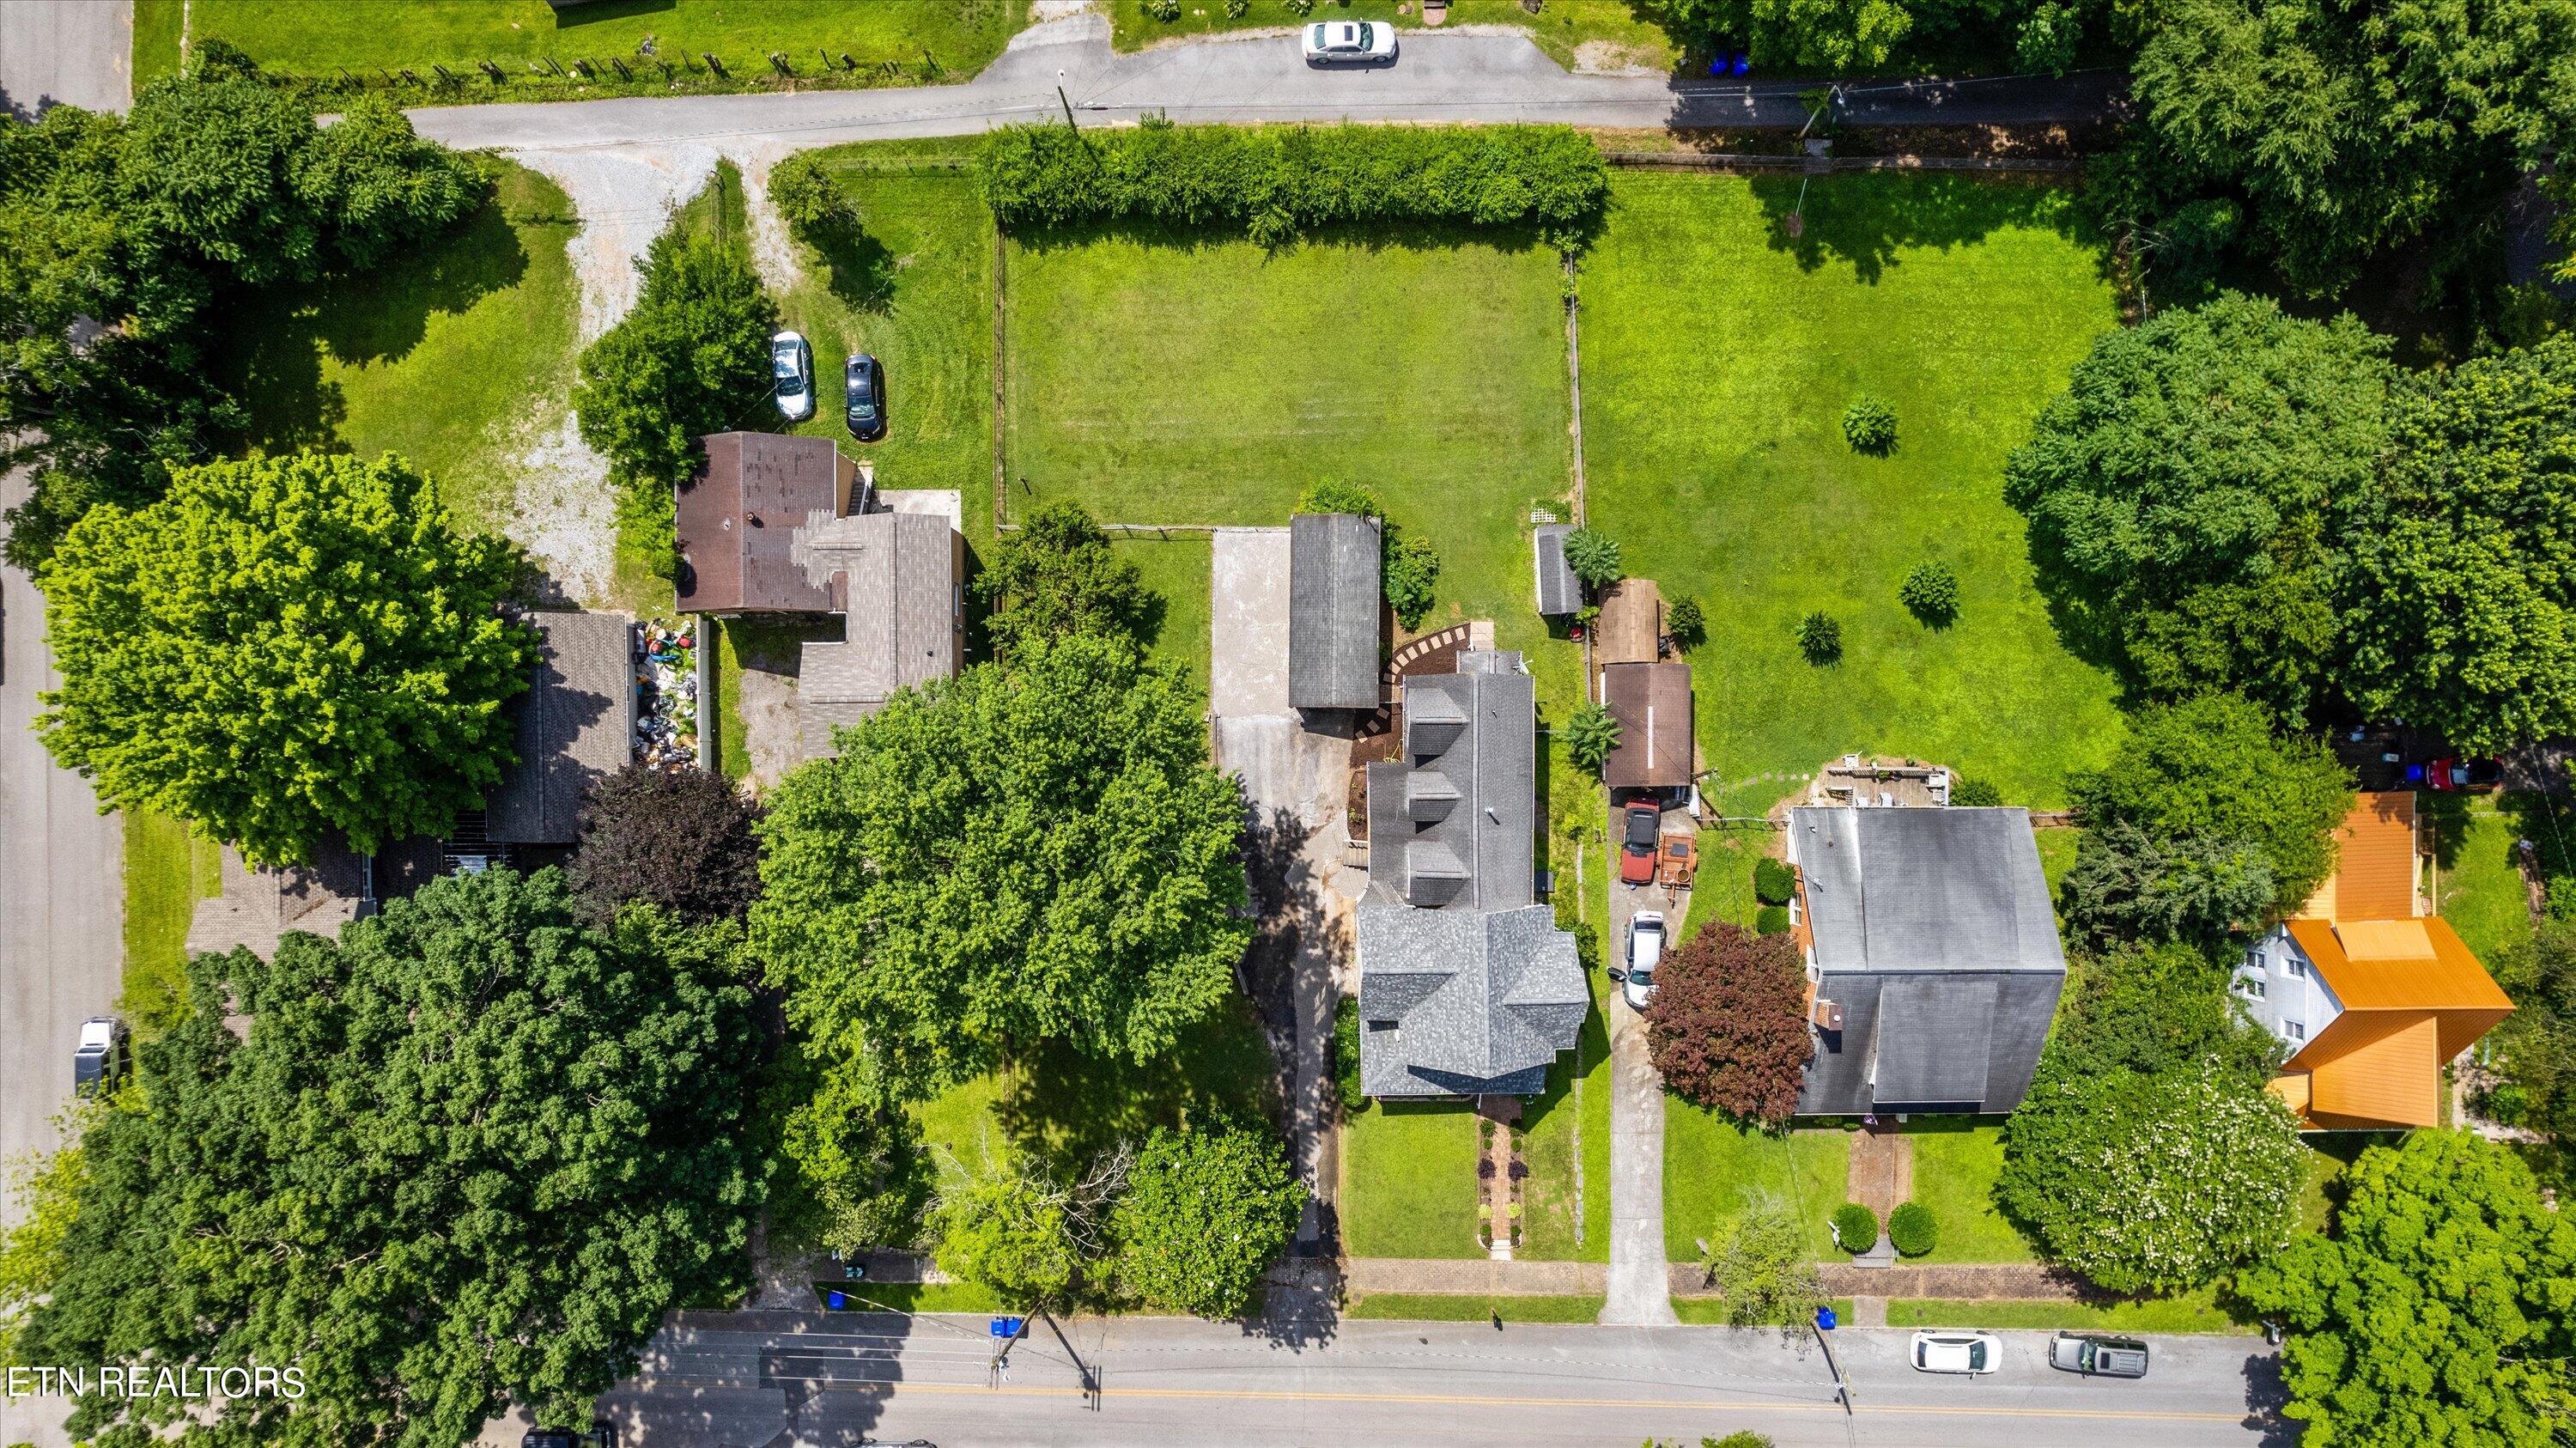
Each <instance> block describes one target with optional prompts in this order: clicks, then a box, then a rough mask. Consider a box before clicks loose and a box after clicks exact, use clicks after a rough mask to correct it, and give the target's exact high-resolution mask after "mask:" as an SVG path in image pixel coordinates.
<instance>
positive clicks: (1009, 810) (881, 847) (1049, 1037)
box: [751, 634, 1250, 1097]
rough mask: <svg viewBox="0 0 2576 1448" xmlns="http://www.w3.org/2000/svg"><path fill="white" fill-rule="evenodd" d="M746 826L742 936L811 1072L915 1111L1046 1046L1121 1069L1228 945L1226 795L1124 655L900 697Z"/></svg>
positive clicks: (1017, 663) (1082, 652)
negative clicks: (754, 950)
mask: <svg viewBox="0 0 2576 1448" xmlns="http://www.w3.org/2000/svg"><path fill="white" fill-rule="evenodd" d="M838 738H839V741H840V754H839V756H838V757H837V758H832V759H823V760H817V761H814V762H812V763H809V764H807V765H804V766H803V767H801V768H799V769H798V770H796V771H795V772H794V773H793V774H791V775H789V776H788V777H787V779H786V780H785V781H784V782H783V783H782V784H781V785H780V786H779V788H778V790H777V791H776V793H775V795H774V796H773V797H772V800H771V806H770V811H769V814H768V816H767V818H766V819H764V820H763V821H762V823H761V827H760V833H761V838H762V840H763V842H764V844H765V845H766V853H765V854H764V856H763V857H762V862H761V877H762V880H763V882H764V884H765V885H766V887H767V892H766V893H765V894H764V895H763V897H762V898H761V900H760V902H759V903H758V904H756V905H755V906H753V908H752V915H751V919H752V926H753V930H754V933H755V935H756V937H757V938H758V940H759V941H760V943H761V945H762V948H763V952H764V954H765V955H766V956H767V958H768V959H769V961H770V963H771V971H772V975H773V978H774V979H775V980H776V982H777V983H778V984H779V985H781V986H782V987H784V988H785V989H786V991H787V1012H788V1016H789V1019H790V1020H791V1021H793V1022H794V1023H795V1024H797V1025H798V1026H799V1027H801V1028H802V1029H803V1030H804V1031H805V1033H806V1035H807V1037H808V1039H809V1040H810V1041H811V1042H812V1043H813V1047H814V1049H815V1050H816V1052H817V1053H818V1056H819V1057H820V1058H821V1059H822V1060H823V1061H824V1063H825V1064H824V1067H823V1069H824V1070H825V1071H826V1073H827V1074H829V1075H835V1076H838V1075H845V1074H846V1075H849V1076H852V1077H853V1078H855V1079H861V1080H864V1081H866V1082H868V1083H870V1085H871V1087H872V1088H873V1089H882V1090H885V1091H888V1092H891V1093H892V1094H894V1095H898V1096H906V1097H908V1096H914V1095H920V1094H925V1093H927V1092H929V1091H932V1090H936V1089H938V1088H939V1087H941V1086H943V1085H946V1084H949V1083H953V1082H956V1081H959V1080H963V1079H965V1078H967V1077H969V1076H973V1075H975V1074H977V1073H980V1072H982V1071H985V1070H987V1069H990V1068H991V1067H992V1066H993V1065H994V1064H995V1063H997V1062H999V1061H1001V1060H1003V1059H1006V1058H1009V1057H1011V1056H1012V1055H1014V1054H1015V1053H1017V1052H1020V1051H1024V1050H1027V1049H1030V1048H1032V1047H1035V1046H1037V1045H1040V1044H1042V1043H1045V1042H1050V1041H1058V1042H1063V1043H1066V1044H1068V1045H1070V1046H1072V1047H1074V1048H1076V1049H1078V1050H1079V1051H1080V1052H1082V1053H1083V1054H1085V1055H1088V1056H1091V1057H1094V1058H1098V1059H1103V1060H1120V1061H1126V1062H1129V1063H1142V1062H1145V1061H1148V1060H1151V1059H1152V1058H1154V1057H1155V1056H1157V1055H1159V1054H1161V1053H1162V1052H1163V1051H1165V1050H1166V1049H1167V1048H1169V1047H1170V1046H1171V1044H1172V1043H1173V1041H1174V1040H1175V1039H1176V1036H1177V1033H1178V1032H1179V1031H1180V1029H1181V1028H1182V1027H1183V1026H1184V1025H1186V1024H1188V1023H1189V1022H1192V1021H1195V1020H1197V1019H1198V1018H1200V1017H1201V1016H1203V1015H1204V1014H1205V1013H1206V1012H1207V1011H1208V1009H1209V1008H1210V1007H1211V1006H1213V1005H1214V1004H1215V1003H1216V1002H1217V1001H1218V1000H1219V999H1220V998H1222V997H1223V996H1224V995H1225V994H1226V993H1227V992H1228V991H1229V990H1231V989H1232V987H1233V973H1234V965H1235V962H1236V960H1237V959H1239V958H1240V957H1241V955H1242V953H1243V949H1244V946H1245V944H1246V943H1247V941H1248V939H1249V937H1250V926H1249V924H1248V922H1246V921H1244V920H1241V919H1238V918H1237V917H1236V915H1235V911H1236V908H1237V907H1238V906H1240V905H1242V904H1243V903H1244V901H1245V899H1246V898H1247V897H1246V892H1245V884H1244V875H1243V866H1242V862H1241V859H1240V857H1239V854H1238V850H1239V845H1240V840H1241V836H1242V830H1243V823H1244V805H1243V800H1242V794H1241V790H1240V789H1239V787H1238V786H1237V785H1236V784H1235V782H1234V781H1233V780H1232V779H1231V778H1229V777H1227V776H1223V775H1219V774H1218V773H1217V772H1216V771H1215V770H1213V769H1211V768H1209V767H1208V762H1207V736H1206V724H1205V721H1204V720H1203V719H1202V717H1201V715H1200V710H1199V701H1198V699H1197V697H1196V696H1195V694H1194V693H1193V692H1192V691H1191V689H1190V688H1189V687H1188V685H1187V684H1186V683H1185V682H1184V681H1183V680H1182V679H1181V677H1180V676H1179V675H1178V674H1177V673H1175V672H1174V671H1172V670H1170V669H1167V668H1165V667H1163V666H1161V665H1158V664H1154V663H1149V662H1148V661H1147V660H1145V659H1144V658H1143V657H1142V656H1141V655H1140V654H1139V652H1138V650H1137V649H1136V647H1135V645H1134V644H1133V643H1132V642H1130V641H1128V640H1125V639H1119V638H1111V637H1105V636H1101V635H1087V634H1078V635H1073V636H1070V637H1067V638H1063V639H1058V640H1054V641H1051V642H1044V643H1033V644H1027V645H1024V646H1023V647H1022V648H1021V650H1020V652H1019V653H1018V655H1017V656H1016V657H1015V659H1014V660H1013V661H1012V664H1011V667H1009V668H1007V669H1005V668H1003V667H1001V666H999V665H994V664H982V665H978V666H976V667H974V668H971V669H968V670H967V671H966V672H965V673H963V674H962V675H960V676H959V677H957V678H956V679H953V680H944V681H940V682H935V683H933V684H931V685H929V686H928V687H927V688H925V689H921V690H917V691H905V692H901V693H898V694H897V695H896V696H895V697H894V698H893V699H892V700H891V701H890V702H889V703H888V704H887V706H886V707H885V709H884V710H883V711H882V712H880V713H878V714H876V715H875V716H873V717H871V718H869V719H868V720H866V721H865V722H863V723H861V724H859V725H858V726H857V727H856V728H853V729H845V730H842V731H839V734H838Z"/></svg>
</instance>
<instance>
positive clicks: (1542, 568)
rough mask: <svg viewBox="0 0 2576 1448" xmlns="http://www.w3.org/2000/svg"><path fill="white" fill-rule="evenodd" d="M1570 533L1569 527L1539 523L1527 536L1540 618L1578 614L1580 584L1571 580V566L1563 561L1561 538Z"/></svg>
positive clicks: (1581, 606)
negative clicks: (1532, 554) (1532, 553)
mask: <svg viewBox="0 0 2576 1448" xmlns="http://www.w3.org/2000/svg"><path fill="white" fill-rule="evenodd" d="M1573 531H1574V525H1573V524H1571V523H1541V524H1540V525H1538V528H1537V529H1536V530H1535V531H1534V532H1533V533H1532V534H1531V547H1532V548H1533V549H1535V550H1536V553H1537V560H1538V611H1539V613H1540V614H1541V615H1542V616H1543V617H1547V618H1561V617H1565V616H1568V615H1571V614H1574V613H1578V612H1580V611H1582V608H1583V584H1582V581H1581V580H1579V579H1577V578H1576V577H1575V576H1574V565H1572V564H1570V563H1568V562H1566V561H1565V535H1566V534H1568V533H1571V532H1573Z"/></svg>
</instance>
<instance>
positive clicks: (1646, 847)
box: [1619, 804, 1664, 885]
mask: <svg viewBox="0 0 2576 1448" xmlns="http://www.w3.org/2000/svg"><path fill="white" fill-rule="evenodd" d="M1663 829H1664V812H1663V811H1662V810H1661V809H1658V808H1656V807H1655V806H1654V805H1651V804H1632V805H1630V806H1628V808H1627V811H1626V813H1624V814H1623V815H1621V816H1620V835H1621V847H1620V850H1619V883H1621V884H1623V885H1651V884H1653V883H1654V880H1655V840H1656V837H1657V836H1658V835H1660V834H1662V833H1663Z"/></svg>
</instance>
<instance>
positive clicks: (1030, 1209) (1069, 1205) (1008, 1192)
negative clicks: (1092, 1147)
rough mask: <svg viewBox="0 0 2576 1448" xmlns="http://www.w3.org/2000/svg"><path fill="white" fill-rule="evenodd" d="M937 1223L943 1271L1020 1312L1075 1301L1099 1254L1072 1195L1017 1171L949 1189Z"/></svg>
mask: <svg viewBox="0 0 2576 1448" xmlns="http://www.w3.org/2000/svg"><path fill="white" fill-rule="evenodd" d="M932 1221H933V1222H934V1224H935V1226H936V1229H937V1231H938V1234H939V1237H938V1240H939V1249H938V1251H937V1253H936V1254H934V1255H935V1259H936V1260H937V1261H938V1263H939V1270H940V1271H942V1272H945V1273H947V1274H948V1275H949V1276H951V1277H955V1278H958V1279H959V1280H961V1281H965V1282H972V1283H975V1284H976V1285H978V1286H981V1287H988V1288H991V1289H992V1290H993V1291H995V1292H997V1293H1000V1294H1001V1295H1002V1297H1003V1298H1004V1299H1005V1300H1006V1301H1009V1302H1011V1303H1013V1304H1020V1303H1026V1304H1029V1305H1031V1306H1037V1305H1041V1304H1045V1303H1063V1302H1065V1301H1067V1300H1069V1298H1070V1297H1071V1295H1072V1293H1073V1291H1074V1290H1075V1288H1076V1286H1077V1285H1078V1284H1079V1283H1081V1281H1082V1280H1083V1273H1084V1268H1085V1264H1086V1263H1087V1262H1088V1261H1089V1260H1090V1258H1091V1257H1092V1256H1093V1255H1094V1253H1095V1251H1096V1247H1097V1244H1096V1241H1095V1240H1094V1239H1093V1237H1092V1230H1091V1229H1092V1227H1093V1225H1094V1224H1092V1223H1091V1222H1089V1221H1088V1219H1087V1215H1086V1213H1085V1212H1084V1211H1083V1210H1082V1207H1081V1205H1080V1204H1078V1203H1077V1202H1076V1201H1075V1200H1074V1196H1073V1194H1072V1193H1071V1192H1068V1191H1066V1190H1065V1189H1064V1188H1061V1187H1058V1186H1055V1185H1053V1184H1052V1183H1049V1182H1047V1181H1045V1180H1044V1179H1042V1178H1040V1177H1037V1176H1034V1175H1031V1174H1030V1173H1028V1172H1027V1171H1024V1170H1021V1169H1018V1168H1011V1169H1006V1170H1002V1171H998V1172H994V1173H991V1174H989V1175H985V1176H979V1177H974V1178H970V1179H969V1180H967V1181H965V1182H962V1183H959V1184H956V1185H954V1186H952V1187H950V1188H949V1189H947V1190H946V1191H944V1192H942V1193H941V1196H940V1201H939V1207H938V1210H937V1212H936V1213H935V1214H934V1215H933V1218H932Z"/></svg>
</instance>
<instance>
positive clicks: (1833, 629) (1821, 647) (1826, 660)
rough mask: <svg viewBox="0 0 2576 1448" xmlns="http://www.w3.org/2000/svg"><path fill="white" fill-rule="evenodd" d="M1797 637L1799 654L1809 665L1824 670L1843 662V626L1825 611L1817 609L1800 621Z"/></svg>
mask: <svg viewBox="0 0 2576 1448" xmlns="http://www.w3.org/2000/svg"><path fill="white" fill-rule="evenodd" d="M1797 635H1798V652H1799V653H1800V654H1802V655H1804V656H1805V657H1806V660H1807V662H1808V663H1811V664H1814V665H1816V666H1817V667H1819V668H1822V667H1823V666H1825V665H1827V664H1833V663H1839V662H1841V661H1842V656H1843V626H1842V625H1841V624H1839V623H1836V622H1835V621H1834V618H1833V615H1831V614H1829V613H1826V612H1825V611H1824V610H1823V609H1815V610H1813V611H1811V612H1809V613H1808V615H1807V616H1806V617H1805V618H1802V619H1800V620H1798V628H1797Z"/></svg>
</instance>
